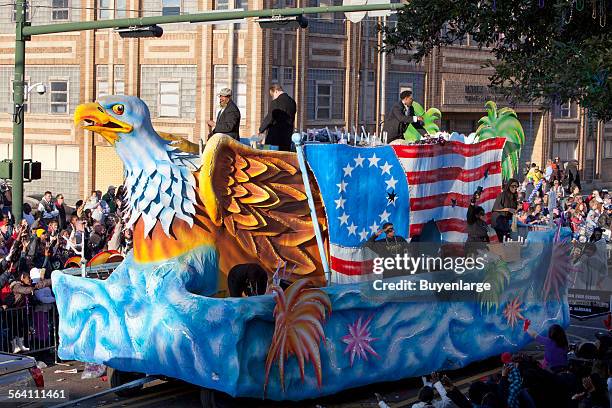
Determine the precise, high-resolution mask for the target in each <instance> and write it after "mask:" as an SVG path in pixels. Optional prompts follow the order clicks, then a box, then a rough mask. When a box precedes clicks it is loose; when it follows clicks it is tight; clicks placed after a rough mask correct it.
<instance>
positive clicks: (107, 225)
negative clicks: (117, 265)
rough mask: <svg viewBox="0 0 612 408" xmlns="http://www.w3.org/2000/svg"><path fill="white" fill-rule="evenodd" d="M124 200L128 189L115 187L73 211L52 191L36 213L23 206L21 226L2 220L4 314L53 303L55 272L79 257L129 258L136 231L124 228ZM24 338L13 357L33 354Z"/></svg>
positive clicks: (0, 255) (15, 341) (1, 295)
mask: <svg viewBox="0 0 612 408" xmlns="http://www.w3.org/2000/svg"><path fill="white" fill-rule="evenodd" d="M123 197H124V189H123V187H119V188H118V189H115V187H113V186H110V187H109V188H108V190H107V192H106V194H104V195H102V192H101V191H92V193H91V196H90V197H89V198H88V199H87V200H79V201H77V202H76V204H75V206H74V207H69V206H68V205H66V203H65V202H64V197H63V195H62V194H56V195H55V196H54V195H53V193H52V192H50V191H47V192H45V194H44V196H43V197H42V199H41V200H40V202H39V204H38V206H37V207H36V208H35V209H33V208H32V206H31V205H29V204H28V203H25V204H24V205H23V217H22V220H21V222H20V223H19V224H17V225H14V223H13V222H12V216H11V215H10V213H9V214H3V215H1V216H0V217H1V218H0V259H1V261H0V288H1V293H0V305H1V307H2V309H4V310H6V309H11V308H20V307H23V306H29V305H34V304H36V303H39V302H40V303H51V302H53V301H54V299H53V295H52V292H51V291H50V289H49V288H50V287H51V280H50V277H51V272H52V271H54V270H59V269H64V268H65V267H66V266H67V264H69V262H68V261H69V260H71V259H72V260H74V257H80V258H77V259H78V261H80V259H81V258H84V259H85V260H90V259H92V258H93V257H95V256H96V255H97V254H99V253H100V252H103V251H106V250H115V251H118V252H119V253H121V254H123V255H126V254H127V253H128V252H129V251H130V250H131V248H132V230H131V229H129V228H125V226H124V222H123V206H122V199H123ZM17 323H19V322H17ZM17 326H18V325H17ZM23 337H24V334H23V333H17V335H15V336H14V338H13V339H12V342H11V344H12V347H13V350H12V351H13V352H19V351H27V350H28V349H27V347H25V345H24V339H23Z"/></svg>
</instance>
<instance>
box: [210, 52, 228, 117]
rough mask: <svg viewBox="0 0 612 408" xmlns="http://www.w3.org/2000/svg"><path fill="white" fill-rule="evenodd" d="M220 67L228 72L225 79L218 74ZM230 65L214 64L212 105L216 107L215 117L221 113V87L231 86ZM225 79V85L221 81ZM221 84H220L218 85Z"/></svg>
mask: <svg viewBox="0 0 612 408" xmlns="http://www.w3.org/2000/svg"><path fill="white" fill-rule="evenodd" d="M218 68H224V69H225V72H226V77H225V78H223V79H219V75H218V74H217V69H218ZM229 77H230V75H229V66H228V65H224V64H219V65H214V66H213V78H212V79H213V100H212V106H214V109H215V118H216V117H217V114H218V113H219V110H220V109H221V108H220V107H219V91H220V90H221V88H229V87H230V83H229ZM221 81H223V85H220V82H221ZM217 85H219V86H217Z"/></svg>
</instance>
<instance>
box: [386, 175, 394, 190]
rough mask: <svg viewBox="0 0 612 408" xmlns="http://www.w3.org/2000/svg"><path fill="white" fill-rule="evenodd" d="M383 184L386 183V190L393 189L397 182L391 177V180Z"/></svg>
mask: <svg viewBox="0 0 612 408" xmlns="http://www.w3.org/2000/svg"><path fill="white" fill-rule="evenodd" d="M385 183H387V190H388V189H390V188H391V189H394V188H395V185H396V184H397V180H396V179H394V178H393V176H391V178H390V179H389V180H385Z"/></svg>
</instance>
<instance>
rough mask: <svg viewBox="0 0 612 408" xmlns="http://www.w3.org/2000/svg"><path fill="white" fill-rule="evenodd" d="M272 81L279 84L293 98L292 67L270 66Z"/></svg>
mask: <svg viewBox="0 0 612 408" xmlns="http://www.w3.org/2000/svg"><path fill="white" fill-rule="evenodd" d="M272 83H274V84H279V85H280V86H281V87H282V88H283V90H284V91H285V92H286V93H287V95H289V96H291V97H292V98H293V67H272Z"/></svg>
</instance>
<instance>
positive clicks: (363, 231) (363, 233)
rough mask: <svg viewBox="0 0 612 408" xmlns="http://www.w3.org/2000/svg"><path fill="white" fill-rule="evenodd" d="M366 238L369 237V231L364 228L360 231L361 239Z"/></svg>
mask: <svg viewBox="0 0 612 408" xmlns="http://www.w3.org/2000/svg"><path fill="white" fill-rule="evenodd" d="M366 239H368V231H366V229H365V228H363V229H362V230H361V232H360V233H359V240H360V241H365V240H366Z"/></svg>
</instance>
